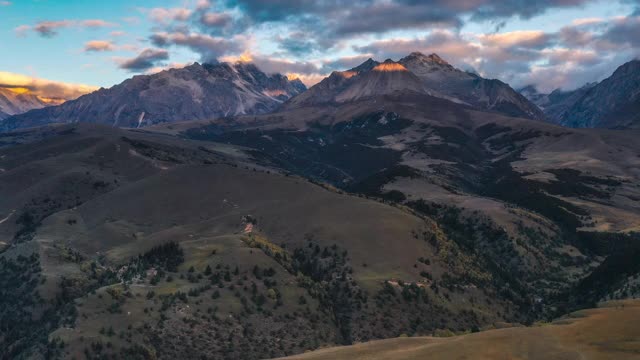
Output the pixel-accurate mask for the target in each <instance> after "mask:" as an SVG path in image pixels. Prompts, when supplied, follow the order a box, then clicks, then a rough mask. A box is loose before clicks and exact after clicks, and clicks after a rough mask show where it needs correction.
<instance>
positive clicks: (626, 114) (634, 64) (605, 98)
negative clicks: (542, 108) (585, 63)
mask: <svg viewBox="0 0 640 360" xmlns="http://www.w3.org/2000/svg"><path fill="white" fill-rule="evenodd" d="M553 96H554V93H552V94H551V95H550V98H553ZM555 96H561V97H562V96H564V97H565V100H564V103H565V106H566V108H563V109H561V111H555V112H554V113H553V114H552V116H553V119H554V120H555V121H556V122H558V123H559V124H561V125H565V126H570V127H603V128H639V127H640V60H633V61H630V62H628V63H626V64H624V65H622V66H620V67H619V68H618V69H617V70H616V71H615V72H614V73H613V75H611V76H610V77H609V78H607V79H605V80H603V81H601V82H600V83H598V84H595V85H592V86H587V87H586V88H581V89H579V90H577V91H576V92H572V93H569V94H566V93H565V94H556V95H555Z"/></svg>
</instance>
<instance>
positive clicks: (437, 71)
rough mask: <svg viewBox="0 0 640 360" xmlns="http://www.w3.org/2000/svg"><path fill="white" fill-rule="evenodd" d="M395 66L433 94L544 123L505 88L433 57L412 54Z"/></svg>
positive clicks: (541, 116) (524, 101)
mask: <svg viewBox="0 0 640 360" xmlns="http://www.w3.org/2000/svg"><path fill="white" fill-rule="evenodd" d="M399 63H401V64H402V65H404V66H405V67H406V68H407V69H409V70H410V71H411V72H413V73H414V74H416V75H417V76H418V77H419V78H420V79H422V81H423V83H424V85H425V87H426V88H428V89H432V90H433V91H434V92H437V93H440V94H444V95H447V96H450V97H453V98H457V99H460V100H461V101H463V102H466V103H468V104H470V105H472V106H474V107H477V108H480V109H485V110H493V111H497V112H500V113H503V114H506V115H510V116H517V117H523V118H527V119H535V120H542V119H544V114H543V113H542V112H541V111H540V109H538V108H537V107H536V106H535V105H534V104H532V103H531V102H529V101H528V100H527V99H526V98H525V97H523V96H522V95H520V94H519V93H518V92H516V91H515V90H513V89H512V88H511V87H510V86H509V85H507V84H505V83H503V82H501V81H500V80H490V79H485V78H482V77H480V76H478V75H476V74H473V73H470V72H465V71H461V70H459V69H456V68H454V67H453V66H452V65H450V64H449V63H447V62H446V61H445V60H443V59H442V58H440V57H439V56H438V55H436V54H431V55H428V56H427V55H424V54H422V53H419V52H414V53H411V54H410V55H408V56H406V57H404V58H402V59H400V61H399Z"/></svg>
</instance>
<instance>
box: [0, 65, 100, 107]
mask: <svg viewBox="0 0 640 360" xmlns="http://www.w3.org/2000/svg"><path fill="white" fill-rule="evenodd" d="M0 88H5V89H8V90H11V91H13V92H16V93H21V94H26V93H29V94H33V95H36V96H38V97H39V98H40V99H41V100H42V101H45V102H48V103H61V102H64V101H67V100H73V99H76V98H78V97H79V96H82V95H84V94H87V93H90V92H93V91H95V90H97V89H98V87H96V86H90V85H83V84H70V83H64V82H59V81H51V80H47V79H41V78H36V77H31V76H27V75H22V74H16V73H10V72H5V71H0Z"/></svg>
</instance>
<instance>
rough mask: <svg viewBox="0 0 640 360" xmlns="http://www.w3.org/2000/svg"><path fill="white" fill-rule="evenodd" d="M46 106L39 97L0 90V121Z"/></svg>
mask: <svg viewBox="0 0 640 360" xmlns="http://www.w3.org/2000/svg"><path fill="white" fill-rule="evenodd" d="M47 105H48V104H47V103H45V102H44V101H42V100H41V99H40V98H39V97H37V96H36V95H33V94H28V93H24V94H21V93H17V92H14V91H11V90H9V89H4V88H0V120H2V119H4V118H7V117H9V116H11V115H16V114H22V113H24V112H27V111H29V110H33V109H42V108H43V107H45V106H47Z"/></svg>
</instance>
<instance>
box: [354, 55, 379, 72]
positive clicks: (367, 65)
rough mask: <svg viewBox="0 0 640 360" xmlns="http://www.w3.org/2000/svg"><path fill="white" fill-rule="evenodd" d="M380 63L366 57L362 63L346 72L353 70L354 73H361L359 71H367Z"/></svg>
mask: <svg viewBox="0 0 640 360" xmlns="http://www.w3.org/2000/svg"><path fill="white" fill-rule="evenodd" d="M379 64H380V63H379V62H377V61H375V60H373V59H372V58H369V59H367V61H365V62H363V63H362V64H360V65H358V66H356V67H354V68H352V69H350V70H348V71H347V72H355V73H361V72H366V71H369V70H371V69H373V68H374V67H376V66H378V65H379Z"/></svg>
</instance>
